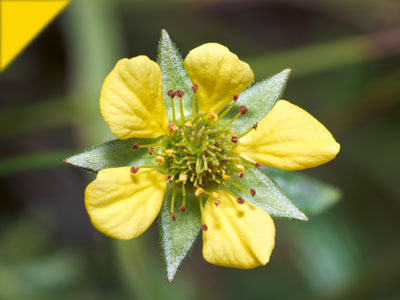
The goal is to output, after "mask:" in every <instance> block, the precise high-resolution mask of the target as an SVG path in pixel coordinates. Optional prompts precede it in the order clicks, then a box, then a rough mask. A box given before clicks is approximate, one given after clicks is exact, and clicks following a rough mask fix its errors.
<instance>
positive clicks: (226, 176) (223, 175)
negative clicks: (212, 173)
mask: <svg viewBox="0 0 400 300" xmlns="http://www.w3.org/2000/svg"><path fill="white" fill-rule="evenodd" d="M222 179H224V180H230V179H231V176H229V175H226V174H225V171H223V172H222Z"/></svg>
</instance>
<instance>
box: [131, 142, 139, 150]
mask: <svg viewBox="0 0 400 300" xmlns="http://www.w3.org/2000/svg"><path fill="white" fill-rule="evenodd" d="M139 148H140V142H136V143H135V144H133V146H132V149H133V150H137V149H139Z"/></svg>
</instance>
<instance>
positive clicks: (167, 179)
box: [165, 174, 172, 182]
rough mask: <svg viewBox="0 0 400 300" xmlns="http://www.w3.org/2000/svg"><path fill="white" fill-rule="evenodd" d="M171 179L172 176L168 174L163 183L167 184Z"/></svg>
mask: <svg viewBox="0 0 400 300" xmlns="http://www.w3.org/2000/svg"><path fill="white" fill-rule="evenodd" d="M171 178H172V176H171V175H168V174H167V175H165V181H167V182H168V181H170V179H171Z"/></svg>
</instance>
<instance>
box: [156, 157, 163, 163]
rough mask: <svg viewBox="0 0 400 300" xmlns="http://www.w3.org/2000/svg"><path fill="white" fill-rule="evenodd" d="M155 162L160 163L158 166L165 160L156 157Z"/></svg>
mask: <svg viewBox="0 0 400 300" xmlns="http://www.w3.org/2000/svg"><path fill="white" fill-rule="evenodd" d="M155 161H156V162H158V163H160V164H162V163H164V161H165V159H164V157H162V156H157V157H156V159H155Z"/></svg>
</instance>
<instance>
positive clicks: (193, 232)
mask: <svg viewBox="0 0 400 300" xmlns="http://www.w3.org/2000/svg"><path fill="white" fill-rule="evenodd" d="M172 190H173V187H172V185H168V189H167V192H166V194H165V198H164V202H163V206H162V208H161V212H160V238H161V248H162V251H163V255H164V261H165V265H166V271H167V278H168V281H169V282H172V280H173V279H174V276H175V274H176V271H177V270H178V268H179V266H180V265H181V263H182V261H183V260H184V259H185V257H186V256H187V255H188V254H189V253H190V251H191V250H192V248H193V245H194V243H195V241H196V238H197V236H198V235H199V232H200V227H201V213H200V206H199V204H198V199H197V198H196V196H194V194H193V193H192V192H190V193H187V195H186V197H187V199H186V212H184V213H182V212H180V211H179V210H177V208H178V207H179V206H180V205H181V203H182V194H181V193H177V195H176V197H175V212H176V214H177V219H176V221H173V220H172V217H171V199H172Z"/></svg>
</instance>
